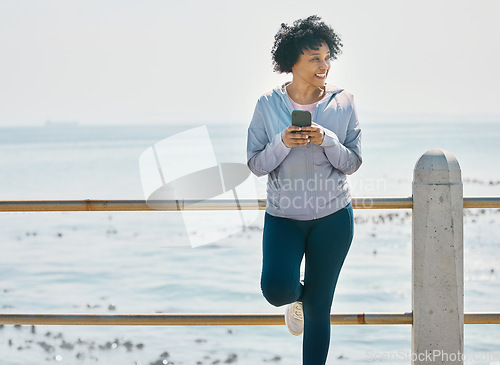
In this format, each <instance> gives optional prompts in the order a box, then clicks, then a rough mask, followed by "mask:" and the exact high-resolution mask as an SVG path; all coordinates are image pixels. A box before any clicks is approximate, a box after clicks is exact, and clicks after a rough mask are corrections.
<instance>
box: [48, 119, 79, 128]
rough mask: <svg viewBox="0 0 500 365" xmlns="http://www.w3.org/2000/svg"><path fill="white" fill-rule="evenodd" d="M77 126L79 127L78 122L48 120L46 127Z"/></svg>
mask: <svg viewBox="0 0 500 365" xmlns="http://www.w3.org/2000/svg"><path fill="white" fill-rule="evenodd" d="M77 125H78V122H77V121H76V120H58V121H54V120H47V121H46V122H45V126H46V127H48V126H50V127H52V126H57V127H59V126H63V127H74V126H77Z"/></svg>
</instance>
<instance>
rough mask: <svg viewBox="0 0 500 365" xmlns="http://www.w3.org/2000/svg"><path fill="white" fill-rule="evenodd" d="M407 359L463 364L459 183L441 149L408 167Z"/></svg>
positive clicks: (417, 364) (455, 167) (454, 164)
mask: <svg viewBox="0 0 500 365" xmlns="http://www.w3.org/2000/svg"><path fill="white" fill-rule="evenodd" d="M412 226H413V227H412V230H413V233H412V245H413V252H412V266H413V270H412V282H413V288H412V310H413V326H412V341H411V348H412V351H411V354H412V364H413V365H423V364H460V365H462V364H463V351H464V300H463V296H464V274H463V272H464V271H463V263H464V259H463V186H462V177H461V171H460V165H459V164H458V161H457V159H456V158H455V157H454V156H453V155H452V154H450V153H449V152H447V151H444V150H442V149H435V150H431V151H427V152H426V153H424V154H423V155H422V156H421V157H420V159H419V160H418V161H417V163H416V164H415V169H414V171H413V215H412Z"/></svg>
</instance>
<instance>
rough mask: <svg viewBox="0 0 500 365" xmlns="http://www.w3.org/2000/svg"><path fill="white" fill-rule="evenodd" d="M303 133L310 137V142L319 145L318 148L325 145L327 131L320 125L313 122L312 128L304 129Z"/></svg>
mask: <svg viewBox="0 0 500 365" xmlns="http://www.w3.org/2000/svg"><path fill="white" fill-rule="evenodd" d="M302 133H307V135H309V141H310V142H312V143H314V144H317V145H318V146H319V145H320V144H321V143H323V138H324V137H325V130H324V129H323V127H322V126H320V125H319V124H316V123H314V122H311V126H310V127H302Z"/></svg>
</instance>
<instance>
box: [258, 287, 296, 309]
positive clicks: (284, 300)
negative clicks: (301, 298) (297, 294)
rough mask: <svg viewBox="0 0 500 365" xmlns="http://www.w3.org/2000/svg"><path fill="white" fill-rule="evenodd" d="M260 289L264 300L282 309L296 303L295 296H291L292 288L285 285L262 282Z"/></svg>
mask: <svg viewBox="0 0 500 365" xmlns="http://www.w3.org/2000/svg"><path fill="white" fill-rule="evenodd" d="M260 288H261V290H262V294H263V295H264V298H266V300H267V301H268V302H269V303H270V304H272V305H274V306H275V307H280V306H282V305H285V304H288V303H292V302H294V301H295V298H294V296H293V295H291V290H290V288H288V287H285V286H284V285H276V284H272V283H266V282H264V281H261V284H260Z"/></svg>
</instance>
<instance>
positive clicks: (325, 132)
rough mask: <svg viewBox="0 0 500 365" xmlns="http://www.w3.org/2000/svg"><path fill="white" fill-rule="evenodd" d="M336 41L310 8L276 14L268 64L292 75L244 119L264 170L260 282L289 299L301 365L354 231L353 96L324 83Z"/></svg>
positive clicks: (314, 346) (277, 301) (252, 154)
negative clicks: (305, 114)
mask: <svg viewBox="0 0 500 365" xmlns="http://www.w3.org/2000/svg"><path fill="white" fill-rule="evenodd" d="M341 47H342V43H341V41H340V38H339V37H338V36H337V35H336V34H335V33H334V31H333V29H332V28H331V27H329V26H328V25H326V24H325V23H324V22H322V21H321V18H319V17H318V16H310V17H308V18H306V19H299V20H297V21H295V22H294V23H293V25H292V26H288V25H286V24H282V25H281V28H280V30H279V31H278V33H277V34H276V36H275V42H274V47H273V50H272V52H271V53H272V56H273V65H274V70H275V71H276V72H279V73H292V81H291V82H287V83H285V84H284V85H283V86H281V87H279V88H276V89H274V90H272V91H271V92H269V93H266V94H264V95H263V96H262V97H260V99H259V100H258V102H257V106H256V108H255V111H254V115H253V118H252V121H251V123H250V126H249V128H248V141H247V164H248V167H249V168H250V170H251V171H252V172H253V173H254V174H255V175H257V176H264V175H266V174H267V175H268V182H267V204H266V212H265V217H264V231H263V262H262V276H261V289H262V293H263V295H264V297H265V298H266V299H267V301H268V302H269V303H271V304H273V305H274V306H281V305H284V304H289V305H288V306H287V309H286V313H285V322H286V324H287V327H288V329H289V330H290V332H291V333H292V334H294V335H300V334H301V333H302V332H303V333H304V336H303V351H302V358H303V364H304V365H320V364H325V362H326V357H327V354H328V348H329V343H330V309H331V306H332V301H333V294H334V291H335V286H336V284H337V279H338V277H339V273H340V269H341V267H342V264H343V263H344V260H345V257H346V255H347V252H348V251H349V247H350V245H351V241H352V238H353V213H352V205H351V196H350V192H349V186H348V184H347V181H346V175H349V174H352V173H354V172H355V171H356V170H358V168H359V166H360V165H361V129H360V127H359V124H358V117H357V114H356V109H355V106H354V102H353V96H352V95H351V94H349V93H347V92H346V91H344V90H343V89H341V88H338V87H335V86H332V85H329V84H327V83H326V78H327V76H328V73H329V71H330V66H331V60H333V59H336V56H337V55H338V54H340V48H341ZM293 110H309V111H310V112H311V113H312V123H311V126H310V127H296V126H292V125H291V113H292V111H293ZM304 256H305V275H304V279H303V282H301V279H300V265H301V262H302V258H303V257H304Z"/></svg>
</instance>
